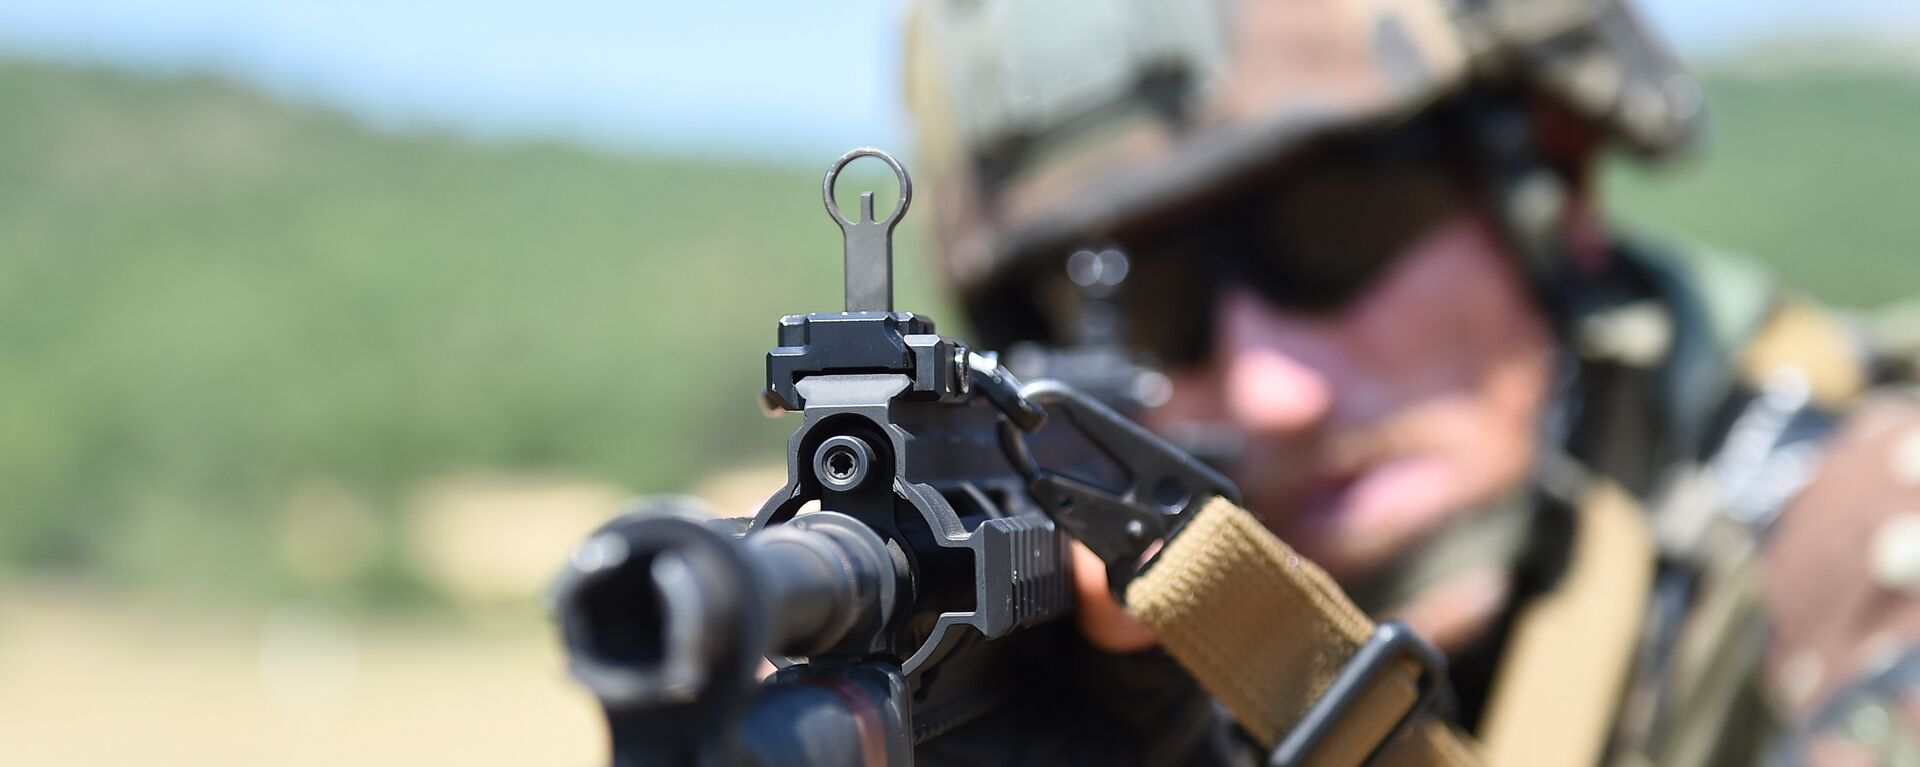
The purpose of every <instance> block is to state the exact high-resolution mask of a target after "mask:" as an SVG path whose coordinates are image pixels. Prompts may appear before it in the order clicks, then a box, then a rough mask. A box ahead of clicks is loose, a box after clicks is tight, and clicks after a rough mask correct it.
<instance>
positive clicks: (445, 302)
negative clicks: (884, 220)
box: [0, 62, 950, 596]
mask: <svg viewBox="0 0 1920 767" xmlns="http://www.w3.org/2000/svg"><path fill="white" fill-rule="evenodd" d="M0 104H4V105H5V107H4V110H5V114H6V115H7V117H6V118H5V119H0V424H4V427H3V428H0V488H5V494H6V502H5V503H4V505H0V564H4V565H6V566H11V567H32V568H36V569H53V570H59V571H67V572H77V573H84V574H87V575H89V576H92V577H100V578H104V579H107V580H109V581H111V582H120V583H128V582H135V581H137V582H140V583H142V584H156V585H163V586H168V585H171V586H186V587H190V588H194V589H213V590H215V591H218V592H222V593H231V594H237V595H242V596H245V595H262V594H271V593H274V592H276V591H279V590H284V589H289V588H295V587H297V584H292V583H289V582H288V578H287V577H286V576H287V574H286V573H284V572H281V569H280V565H279V563H278V562H277V561H276V559H277V551H276V549H275V546H274V545H273V542H274V541H275V534H276V526H278V525H279V524H280V523H281V520H280V517H281V515H280V514H279V513H278V512H279V511H280V509H281V508H282V507H283V506H284V505H285V504H288V503H291V502H293V500H292V499H293V496H294V495H296V494H297V493H299V492H301V489H302V488H306V487H312V486H315V485H316V484H317V485H319V486H322V487H345V488H348V489H350V490H351V491H352V492H353V493H355V494H357V495H359V496H360V497H361V498H363V499H364V500H365V502H366V503H367V504H369V505H370V506H371V507H372V508H374V509H375V511H376V512H378V514H377V516H378V517H379V518H380V519H382V520H383V521H384V523H385V524H387V525H388V526H389V527H390V529H389V531H388V532H389V533H393V532H396V530H395V529H391V526H392V525H393V524H394V520H393V516H394V515H393V513H392V512H394V511H395V510H396V509H398V508H400V507H401V506H402V505H404V504H405V503H406V501H407V495H408V493H409V492H410V491H412V490H413V489H414V488H415V487H416V486H417V484H418V483H419V482H421V481H423V480H427V479H432V478H434V477H436V476H439V475H445V474H449V473H454V472H474V471H481V472H484V471H489V470H509V471H514V472H556V473H561V474H565V475H571V476H584V477H587V478H593V479H598V480H603V481H608V482H611V483H613V484H615V485H617V486H620V487H623V488H627V489H629V490H632V491H635V492H646V491H661V490H671V489H684V488H686V487H687V486H688V485H690V484H691V483H693V482H694V481H696V480H697V479H698V478H699V477H700V476H702V475H704V474H705V473H707V472H708V471H710V470H713V469H716V468H727V467H731V466H735V465H737V464H738V463H739V462H741V461H742V460H745V459H750V458H758V459H763V460H775V459H776V458H777V456H778V455H779V451H780V449H781V447H782V446H783V445H784V443H785V434H786V433H787V432H789V431H790V430H791V429H792V428H793V425H794V422H793V421H790V420H783V421H774V420H769V419H767V418H766V417H764V416H763V415H762V414H761V413H760V410H759V408H758V406H757V405H756V403H755V399H754V397H755V395H756V393H757V391H758V389H759V387H760V386H761V379H762V377H763V372H762V371H763V365H764V363H763V355H764V353H765V351H766V349H767V347H769V346H771V344H772V341H773V339H774V328H775V322H776V320H777V319H778V317H779V316H780V315H782V314H788V313H796V312H805V311H815V310H822V309H837V308H839V306H840V305H841V304H840V302H841V288H840V274H839V262H840V244H839V231H838V230H837V229H836V228H835V227H834V225H833V224H832V223H831V222H829V221H828V219H827V218H826V216H825V214H824V213H823V212H822V211H821V201H820V197H819V194H820V193H819V188H820V187H819V183H820V181H819V179H820V176H819V174H820V171H821V169H823V168H824V167H825V165H826V163H827V161H829V160H831V159H832V158H830V157H806V158H795V159H796V162H797V163H798V164H797V165H796V166H795V167H791V168H778V167H764V166H757V165H741V164H733V163H728V162H724V161H704V160H692V159H686V160H668V159H648V158H634V157H623V156H611V155H607V154H601V153H595V152H591V151H587V150H581V149H574V148H564V147H558V146H537V145H513V146H488V145H477V144H473V143H470V142H463V141H459V140H452V139H448V138H445V137H435V136H398V137H396V136H393V135H382V134H377V133H374V132H370V131H368V130H366V129H364V128H362V127H359V126H357V125H355V124H353V123H350V122H348V121H346V120H345V119H342V118H338V117H334V116H330V115H327V114H323V113H320V112H316V111H312V110H306V109H301V108H297V107H290V106H287V105H284V104H280V103H275V102H273V101H270V100H268V99H266V98H264V97H262V96H259V95H256V94H254V93H251V92H248V91H246V90H242V89H239V88H237V87H233V86H229V85H225V84H221V83H218V82H212V81H204V80H186V81H154V80H148V79H142V78H134V77H128V76H123V75H114V74H107V73H100V72H89V71H76V70H72V69H58V68H49V67H45V66H39V65H32V64H24V63H18V62H14V63H4V64H0ZM871 162H872V161H867V163H871ZM863 164H866V163H863ZM858 167H859V166H856V168H858ZM863 170H864V174H863V173H858V172H855V171H854V170H850V171H849V173H848V175H847V177H846V178H844V179H843V180H842V183H841V185H840V186H841V195H842V196H843V197H848V198H851V197H852V194H853V193H854V192H857V191H858V190H859V189H861V188H867V186H863V184H862V183H861V182H862V181H866V182H869V184H871V182H872V181H874V180H875V179H876V178H884V179H886V180H887V181H888V183H891V177H890V176H887V175H885V172H884V169H881V168H877V167H876V168H865V169H863ZM876 174H878V176H876ZM887 188H890V187H887ZM890 194H891V193H890V192H888V191H884V189H883V191H882V192H881V194H880V196H881V197H882V198H887V197H888V195H890ZM880 207H881V210H882V211H884V210H885V209H886V205H885V204H882V205H881V206H880ZM901 239H902V240H903V242H905V241H913V240H917V239H918V237H917V235H916V234H915V233H914V232H912V231H903V232H902V237H901ZM912 252H913V250H912V248H911V247H908V248H906V254H905V256H904V257H903V259H902V261H903V264H902V271H903V273H902V275H901V279H900V282H901V284H902V290H901V298H900V305H901V306H903V307H911V308H916V309H921V310H923V311H926V312H927V313H929V314H931V315H932V316H934V317H935V318H940V317H945V316H950V312H947V311H943V310H942V309H943V307H942V305H941V303H940V302H939V301H938V300H936V299H934V298H933V297H932V296H931V294H932V293H933V292H934V291H933V290H932V289H931V285H930V280H929V279H927V278H926V277H925V276H924V275H923V273H922V271H921V270H919V269H917V268H915V267H916V265H917V264H918V263H919V259H916V258H914V257H913V256H912ZM382 537H383V539H385V540H387V541H388V542H389V543H390V544H391V543H392V542H393V540H394V539H395V537H396V536H395V535H392V534H389V535H385V536H382ZM398 560H399V555H398V552H397V551H390V552H388V556H385V557H382V561H383V562H385V566H384V567H376V568H373V569H372V570H371V571H370V572H368V573H366V574H365V575H364V577H363V578H362V579H361V580H362V582H361V583H359V584H358V586H360V587H364V588H365V589H366V590H370V591H376V592H380V591H391V590H395V589H399V590H404V589H406V588H407V587H408V586H409V585H410V583H411V582H412V581H411V579H410V578H409V574H408V573H407V572H406V568H404V567H403V566H400V565H399V564H398Z"/></svg>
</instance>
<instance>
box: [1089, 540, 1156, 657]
mask: <svg viewBox="0 0 1920 767" xmlns="http://www.w3.org/2000/svg"><path fill="white" fill-rule="evenodd" d="M1073 591H1074V597H1075V598H1076V600H1077V601H1078V602H1079V603H1080V604H1079V607H1080V609H1079V610H1078V611H1077V612H1076V613H1075V619H1076V620H1078V621H1079V622H1080V631H1081V633H1083V634H1086V636H1087V641H1088V642H1092V643H1093V646H1095V647H1098V648H1100V649H1102V650H1105V651H1107V652H1111V653H1134V652H1140V651H1142V650H1146V649H1149V648H1151V647H1153V646H1154V645H1156V644H1158V643H1159V641H1160V640H1159V639H1158V638H1156V637H1154V635H1153V629H1151V628H1148V627H1147V624H1145V623H1141V622H1140V619H1138V618H1135V617H1133V616H1132V615H1130V614H1128V613H1127V611H1126V608H1123V607H1121V606H1120V603H1118V602H1116V601H1114V599H1113V594H1112V593H1111V592H1109V591H1108V590H1107V568H1106V565H1105V564H1104V563H1102V562H1101V561H1100V557H1099V556H1096V555H1095V554H1094V553H1093V552H1092V551H1091V550H1089V549H1087V547H1086V546H1083V545H1081V544H1080V542H1079V541H1074V542H1073Z"/></svg>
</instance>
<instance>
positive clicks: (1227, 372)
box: [1215, 290, 1334, 435]
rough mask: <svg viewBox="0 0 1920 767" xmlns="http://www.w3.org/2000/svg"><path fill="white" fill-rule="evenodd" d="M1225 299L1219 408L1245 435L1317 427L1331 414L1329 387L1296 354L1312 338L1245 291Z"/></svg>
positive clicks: (1322, 374)
mask: <svg viewBox="0 0 1920 767" xmlns="http://www.w3.org/2000/svg"><path fill="white" fill-rule="evenodd" d="M1223 298H1224V300H1223V301H1221V303H1220V304H1219V308H1218V311H1219V314H1218V315H1217V319H1218V322H1219V327H1220V335H1219V337H1218V341H1217V343H1218V344H1219V345H1218V346H1217V347H1216V357H1215V359H1217V360H1219V361H1220V362H1221V363H1222V364H1223V370H1222V372H1223V373H1224V375H1223V376H1222V387H1221V391H1220V393H1221V395H1222V399H1223V400H1224V401H1223V402H1221V403H1219V406H1220V407H1222V408H1224V409H1225V410H1226V412H1227V413H1228V414H1229V415H1230V416H1231V417H1232V419H1233V421H1234V422H1235V423H1236V425H1238V426H1239V427H1240V428H1241V429H1244V430H1246V431H1249V432H1254V433H1266V434H1274V435H1287V434H1292V433H1298V432H1303V431H1306V430H1310V429H1313V428H1316V427H1318V426H1319V425H1320V424H1321V423H1322V422H1323V421H1325V420H1326V419H1327V417H1328V415H1329V414H1330V413H1331V411H1332V409H1333V404H1334V403H1333V386H1332V383H1331V381H1330V380H1329V378H1328V376H1327V374H1326V373H1325V372H1324V371H1322V370H1319V369H1317V368H1316V367H1315V366H1313V365H1311V364H1309V363H1308V362H1307V361H1305V359H1304V358H1303V355H1302V354H1300V352H1303V351H1305V350H1306V349H1307V348H1308V347H1310V346H1311V345H1312V343H1313V340H1312V339H1311V338H1310V336H1311V335H1312V333H1310V332H1308V331H1307V329H1306V328H1304V327H1300V326H1299V325H1300V323H1297V322H1290V321H1289V320H1288V318H1286V317H1283V316H1281V315H1280V314H1279V313H1277V312H1275V311H1273V310H1272V309H1270V308H1269V307H1267V306H1266V305H1265V304H1264V303H1262V302H1261V301H1260V299H1259V298H1257V297H1255V296H1253V295H1251V294H1248V293H1246V292H1245V291H1240V290H1232V291H1229V292H1228V293H1227V295H1225V296H1224V297H1223Z"/></svg>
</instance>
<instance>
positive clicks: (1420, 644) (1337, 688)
mask: <svg viewBox="0 0 1920 767" xmlns="http://www.w3.org/2000/svg"><path fill="white" fill-rule="evenodd" d="M1399 660H1412V661H1414V662H1415V663H1418V664H1419V665H1420V678H1419V681H1418V683H1417V684H1418V685H1419V688H1418V692H1417V695H1416V697H1415V698H1414V701H1413V705H1412V706H1409V707H1407V711H1406V713H1404V714H1401V715H1400V721H1398V722H1396V723H1395V724H1394V726H1393V729H1392V730H1389V731H1388V732H1387V736H1386V737H1385V738H1382V739H1381V740H1380V742H1379V743H1378V744H1376V745H1375V746H1374V748H1373V751H1372V752H1371V753H1370V754H1368V756H1367V759H1366V761H1365V762H1364V764H1368V765H1371V764H1373V763H1375V762H1376V761H1378V760H1379V758H1380V754H1381V752H1383V751H1385V750H1386V747H1387V746H1388V745H1389V744H1391V743H1393V741H1394V740H1395V739H1397V738H1399V737H1400V736H1401V734H1403V733H1405V732H1406V731H1407V728H1408V727H1409V726H1411V725H1412V724H1413V722H1414V721H1416V720H1418V719H1419V718H1420V717H1421V716H1422V715H1424V714H1425V713H1426V712H1427V711H1428V710H1429V709H1431V708H1432V707H1433V702H1434V701H1435V700H1437V699H1438V698H1439V696H1440V692H1441V690H1442V689H1443V688H1444V687H1445V685H1446V679H1447V659H1446V656H1444V655H1441V654H1440V651H1439V650H1438V649H1436V648H1435V647H1434V646H1433V645H1431V644H1428V643H1427V640H1425V639H1421V638H1420V636H1419V635H1418V634H1415V633H1413V630H1412V629H1409V628H1407V627H1406V625H1405V624H1403V623H1401V622H1399V621H1387V622H1386V623H1382V624H1380V625H1379V626H1378V627H1377V628H1375V629H1374V631H1373V636H1372V637H1369V638H1368V639H1367V643H1366V644H1363V645H1361V646H1360V650H1359V651H1358V652H1356V653H1354V655H1353V657H1352V658H1351V659H1349V660H1348V661H1347V665H1346V666H1344V667H1342V668H1341V669H1340V673H1339V675H1337V676H1335V677H1334V678H1333V682H1332V683H1330V684H1328V685H1327V689H1326V690H1325V691H1324V692H1322V693H1321V694H1320V699H1319V700H1316V701H1314V703H1313V706H1312V707H1311V708H1308V709H1307V713H1306V715H1305V716H1302V717H1301V718H1300V723H1299V724H1296V725H1294V727H1293V729H1292V730H1290V731H1288V732H1287V735H1286V737H1284V738H1281V740H1280V745H1279V746H1278V747H1276V748H1275V749H1274V750H1273V754H1272V756H1270V757H1268V759H1267V765H1268V767H1302V766H1303V765H1306V764H1308V761H1307V759H1308V758H1309V757H1311V756H1312V755H1313V752H1314V748H1315V747H1316V746H1318V745H1320V743H1321V742H1323V741H1325V740H1326V737H1327V735H1328V734H1330V733H1331V732H1332V730H1333V727H1334V726H1335V725H1336V724H1338V723H1339V722H1340V718H1341V717H1342V716H1344V715H1346V713H1347V711H1348V710H1350V709H1352V708H1353V705H1354V703H1356V702H1358V701H1359V700H1360V696H1362V695H1365V694H1366V693H1367V691H1368V689H1370V688H1371V687H1372V686H1373V683H1374V680H1376V679H1378V678H1379V676H1380V673H1381V672H1382V671H1385V670H1386V669H1387V668H1388V666H1389V665H1390V664H1391V663H1393V662H1395V661H1399Z"/></svg>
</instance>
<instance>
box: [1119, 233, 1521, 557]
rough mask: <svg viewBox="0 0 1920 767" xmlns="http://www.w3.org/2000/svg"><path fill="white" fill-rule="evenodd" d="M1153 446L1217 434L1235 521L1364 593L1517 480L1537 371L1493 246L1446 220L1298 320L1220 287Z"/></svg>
mask: <svg viewBox="0 0 1920 767" xmlns="http://www.w3.org/2000/svg"><path fill="white" fill-rule="evenodd" d="M1216 312H1217V313H1216V316H1215V317H1214V322H1215V324H1214V328H1215V333H1214V342H1213V349H1212V350H1211V354H1210V355H1209V356H1208V357H1207V358H1206V360H1205V361H1204V362H1203V363H1201V364H1199V365H1197V366H1194V367H1192V368H1190V369H1187V370H1184V371H1173V372H1172V373H1171V377H1172V379H1173V382H1174V394H1173V397H1172V399H1171V400H1170V401H1169V402H1168V403H1167V404H1166V405H1165V406H1163V407H1161V408H1159V409H1157V410H1156V411H1154V412H1153V413H1152V414H1151V415H1150V423H1152V424H1154V425H1156V426H1159V427H1161V428H1164V429H1175V430H1177V429H1179V428H1182V427H1187V428H1190V427H1192V426H1194V425H1196V424H1199V425H1205V426H1206V427H1208V428H1222V427H1224V428H1228V429H1231V430H1233V431H1235V432H1237V436H1238V437H1239V440H1240V442H1241V443H1242V446H1243V450H1242V451H1241V452H1240V454H1239V458H1238V462H1237V464H1236V465H1234V466H1232V467H1231V472H1232V473H1233V475H1234V478H1235V480H1236V481H1237V482H1239V484H1240V487H1241V489H1242V491H1244V493H1245V497H1246V500H1247V503H1248V505H1249V506H1250V507H1251V509H1252V510H1253V511H1254V512H1255V513H1256V514H1259V515H1261V516H1262V517H1263V518H1264V519H1265V520H1266V521H1267V524H1268V525H1269V526H1270V527H1271V528H1272V529H1273V530H1274V531H1275V532H1276V533H1277V534H1279V535H1280V536H1281V537H1282V538H1283V539H1285V540H1286V541H1288V542H1289V543H1291V544H1293V546H1294V547H1295V548H1297V549H1298V550H1299V551H1300V552H1301V553H1302V554H1304V555H1306V556H1308V557H1309V558H1312V559H1313V560H1315V561H1316V562H1318V563H1320V565H1321V566H1323V567H1325V568H1326V569H1327V570H1328V571H1329V572H1331V573H1332V574H1333V575H1334V576H1335V577H1337V578H1343V579H1346V578H1353V577H1358V576H1363V575H1365V574H1367V573H1369V572H1372V571H1374V570H1376V569H1378V568H1379V567H1380V566H1381V565H1382V564H1384V563H1385V562H1387V561H1388V560H1390V559H1391V558H1393V557H1395V556H1396V555H1399V554H1401V553H1403V552H1406V551H1407V550H1409V549H1410V548H1412V547H1414V546H1416V545H1418V544H1419V542H1420V541H1421V540H1422V539H1423V538H1425V537H1426V536H1428V535H1430V534H1432V533H1433V532H1434V531H1436V530H1438V529H1439V528H1441V527H1443V526H1445V525H1446V524H1447V523H1448V522H1450V521H1453V520H1454V519H1456V518H1457V517H1459V516H1460V515H1462V514H1465V513H1468V512H1469V511H1470V510H1472V509H1475V508H1479V507H1482V506H1483V505H1485V504H1487V503H1488V502H1490V501H1493V500H1496V499H1498V498H1499V497H1500V496H1502V495H1504V494H1506V493H1508V492H1511V491H1512V490H1513V489H1515V488H1517V487H1518V486H1519V485H1520V484H1521V483H1522V482H1523V481H1524V479H1525V477H1526V475H1527V471H1528V467H1529V465H1530V462H1531V457H1532V454H1533V450H1534V440H1535V436H1534V431H1535V428H1536V420H1537V418H1538V416H1539V414H1540V410H1541V408H1542V407H1543V406H1544V403H1545V401H1546V397H1547V390H1548V386H1549V380H1550V377H1551V370H1552V362H1551V357H1550V349H1551V347H1550V338H1549V331H1548V327H1547V323H1546V321H1545V320H1544V318H1543V317H1541V316H1540V314H1539V311H1538V309H1537V308H1536V307H1535V306H1534V305H1533V303H1532V302H1531V299H1530V297H1529V294H1528V291H1527V288H1526V286H1525V284H1524V282H1523V281H1522V279H1521V277H1520V275H1519V274H1518V270H1517V268H1516V267H1515V266H1514V265H1513V263H1512V261H1511V259H1510V258H1509V257H1508V255H1507V254H1506V253H1505V252H1504V245H1502V244H1501V242H1500V240H1499V238H1498V237H1496V236H1495V235H1494V233H1493V232H1492V231H1491V229H1490V228H1489V226H1488V225H1487V224H1486V223H1485V221H1484V220H1483V219H1482V218H1480V217H1479V216H1476V215H1473V214H1471V213H1460V214H1458V215H1456V216H1453V217H1451V218H1448V219H1446V220H1445V221H1444V222H1442V223H1441V224H1440V225H1438V226H1437V227H1435V228H1433V229H1432V230H1431V231H1430V232H1429V233H1428V234H1426V235H1425V236H1422V237H1418V238H1416V239H1415V240H1414V242H1413V244H1411V245H1410V246H1409V247H1408V249H1407V250H1406V251H1405V252H1403V253H1402V254H1401V255H1400V256H1399V257H1398V258H1397V259H1396V260H1395V261H1394V262H1393V265H1392V266H1390V267H1388V269H1387V271H1385V272H1384V273H1382V274H1381V275H1380V276H1379V277H1378V279H1377V280H1376V281H1375V282H1374V283H1373V284H1371V285H1369V286H1368V287H1367V288H1366V289H1365V290H1364V291H1363V292H1362V293H1361V294H1360V295H1359V296H1357V297H1356V298H1355V299H1354V300H1353V301H1352V302H1351V303H1349V304H1347V305H1346V306H1345V307H1344V308H1343V309H1341V310H1339V311H1337V312H1333V313H1327V312H1319V313H1300V312H1291V311H1288V310H1286V309H1284V308H1280V307H1276V306H1273V305H1271V304H1269V303H1266V302H1265V301H1264V300H1263V299H1261V298H1259V297H1258V296H1257V295H1256V294H1255V293H1253V292H1252V291H1250V290H1246V289H1238V288H1232V287H1229V288H1228V289H1227V290H1226V291H1225V294H1224V296H1222V298H1221V300H1220V301H1219V302H1218V303H1217V305H1216Z"/></svg>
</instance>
